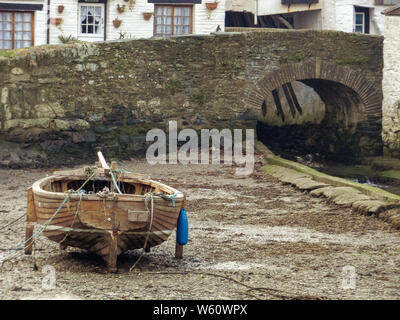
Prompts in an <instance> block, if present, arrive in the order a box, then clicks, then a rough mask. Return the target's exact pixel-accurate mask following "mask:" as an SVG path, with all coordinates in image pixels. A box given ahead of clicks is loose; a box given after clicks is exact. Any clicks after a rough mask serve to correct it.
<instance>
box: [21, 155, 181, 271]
mask: <svg viewBox="0 0 400 320" xmlns="http://www.w3.org/2000/svg"><path fill="white" fill-rule="evenodd" d="M99 157H100V158H101V157H102V155H101V154H100V155H99ZM115 166H116V164H115V163H112V166H111V168H109V167H108V165H107V164H106V162H105V160H104V158H103V161H102V162H101V166H99V165H98V166H97V167H92V168H90V169H88V168H86V170H85V169H79V170H71V171H60V172H56V173H54V175H52V176H49V177H46V178H43V179H41V180H39V181H36V182H35V183H34V184H33V186H32V188H31V189H29V192H28V212H27V227H26V240H27V246H26V249H25V253H27V254H30V253H31V245H32V234H33V229H34V224H35V223H36V224H38V225H39V226H41V227H42V228H43V234H44V235H45V236H46V237H47V238H48V239H50V240H53V241H56V242H58V243H60V247H61V248H66V247H67V246H72V247H78V248H82V249H86V250H89V251H91V252H94V253H96V254H98V255H100V256H101V257H102V258H103V259H104V260H105V261H106V263H107V265H108V269H109V271H110V272H116V271H117V257H118V255H119V254H121V253H123V252H125V251H127V250H132V249H138V248H143V249H145V250H146V251H147V252H148V251H150V248H151V247H154V246H157V245H159V244H161V243H162V242H164V241H165V240H167V239H168V237H169V236H170V235H171V233H172V232H173V230H174V229H175V228H176V226H177V220H178V217H179V213H180V210H181V208H182V207H183V204H184V195H183V194H182V193H181V192H179V191H178V190H176V189H174V188H171V187H169V186H167V185H165V184H162V183H160V182H157V181H153V180H150V179H149V178H148V177H145V176H143V175H138V174H133V173H129V172H119V173H116V172H117V169H116V168H115ZM113 167H114V170H112V169H113ZM110 169H111V170H110ZM113 172H114V174H113ZM115 176H116V177H115ZM71 190H78V191H79V192H76V191H75V192H72V191H71ZM119 192H121V193H119ZM57 211H58V213H57ZM176 254H177V256H178V257H180V256H179V255H181V254H182V248H181V247H179V245H177V253H176Z"/></svg>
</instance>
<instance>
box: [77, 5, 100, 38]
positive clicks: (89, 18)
mask: <svg viewBox="0 0 400 320" xmlns="http://www.w3.org/2000/svg"><path fill="white" fill-rule="evenodd" d="M102 11H103V5H81V6H80V33H81V34H82V35H102V21H103V12H102Z"/></svg>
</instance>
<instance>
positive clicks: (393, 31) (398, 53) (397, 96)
mask: <svg viewBox="0 0 400 320" xmlns="http://www.w3.org/2000/svg"><path fill="white" fill-rule="evenodd" d="M399 30H400V16H386V29H385V41H384V58H385V68H384V69H383V82H382V87H383V94H384V99H383V106H382V109H383V132H382V139H383V142H384V144H385V153H387V154H388V155H392V156H396V157H399V156H400V63H399V61H400V38H399Z"/></svg>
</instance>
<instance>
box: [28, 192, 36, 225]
mask: <svg viewBox="0 0 400 320" xmlns="http://www.w3.org/2000/svg"><path fill="white" fill-rule="evenodd" d="M26 221H28V222H37V216H36V210H35V200H34V196H33V191H32V188H29V189H28V206H27V212H26Z"/></svg>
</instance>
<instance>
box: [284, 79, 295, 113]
mask: <svg viewBox="0 0 400 320" xmlns="http://www.w3.org/2000/svg"><path fill="white" fill-rule="evenodd" d="M282 89H283V93H284V94H285V97H286V100H287V102H288V104H289V108H290V113H291V114H292V117H293V118H294V117H295V116H296V107H295V106H294V102H293V100H292V96H291V95H290V92H289V89H288V87H287V84H286V83H285V84H283V85H282Z"/></svg>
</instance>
